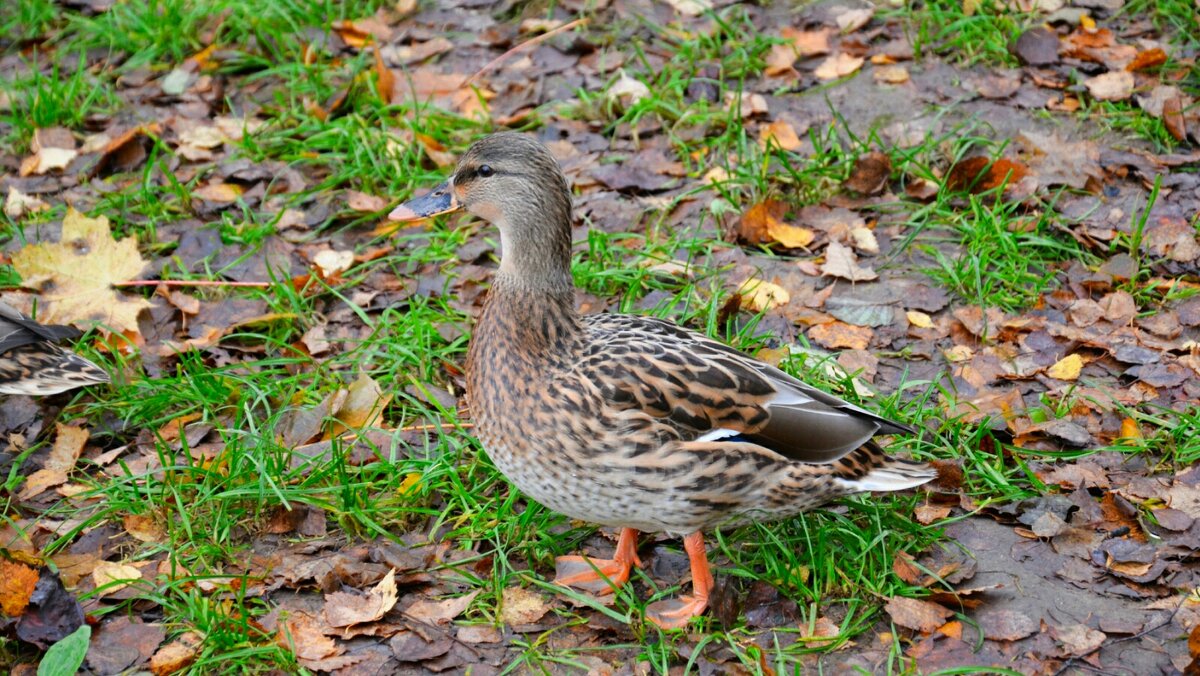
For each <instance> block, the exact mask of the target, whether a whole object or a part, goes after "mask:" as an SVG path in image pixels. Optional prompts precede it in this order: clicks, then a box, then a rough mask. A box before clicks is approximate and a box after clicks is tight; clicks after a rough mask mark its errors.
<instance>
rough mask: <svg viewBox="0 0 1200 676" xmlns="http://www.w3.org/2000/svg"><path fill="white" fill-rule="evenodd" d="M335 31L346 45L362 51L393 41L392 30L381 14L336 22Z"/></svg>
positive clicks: (334, 23)
mask: <svg viewBox="0 0 1200 676" xmlns="http://www.w3.org/2000/svg"><path fill="white" fill-rule="evenodd" d="M332 28H333V30H335V31H337V34H338V35H339V36H341V38H342V40H345V41H346V44H347V45H349V46H351V47H355V48H357V49H361V48H363V47H366V46H367V45H369V44H372V43H386V42H387V41H388V40H391V39H392V29H391V27H390V26H388V25H387V22H386V21H384V19H383V17H382V16H381V15H379V14H376V15H375V16H368V17H364V18H362V19H354V20H352V21H335V22H333V26H332Z"/></svg>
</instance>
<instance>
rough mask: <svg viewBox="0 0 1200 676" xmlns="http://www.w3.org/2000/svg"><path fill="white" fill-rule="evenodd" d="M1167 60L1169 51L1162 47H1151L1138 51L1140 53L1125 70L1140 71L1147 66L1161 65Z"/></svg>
mask: <svg viewBox="0 0 1200 676" xmlns="http://www.w3.org/2000/svg"><path fill="white" fill-rule="evenodd" d="M1166 62H1167V53H1166V52H1164V51H1163V50H1162V48H1160V47H1151V48H1150V49H1147V50H1144V51H1141V52H1138V55H1137V56H1135V57H1133V61H1130V62H1129V65H1128V66H1125V70H1128V71H1131V72H1132V71H1138V70H1145V69H1147V68H1154V67H1155V66H1161V65H1163V64H1164V63H1166Z"/></svg>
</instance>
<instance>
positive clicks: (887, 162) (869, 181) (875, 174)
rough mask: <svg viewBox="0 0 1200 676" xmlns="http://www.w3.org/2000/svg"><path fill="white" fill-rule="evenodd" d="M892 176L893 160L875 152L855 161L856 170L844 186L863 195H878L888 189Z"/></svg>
mask: <svg viewBox="0 0 1200 676" xmlns="http://www.w3.org/2000/svg"><path fill="white" fill-rule="evenodd" d="M891 176H892V159H891V158H890V157H888V156H887V155H886V154H885V153H881V152H879V151H878V150H873V151H871V152H869V153H866V154H863V155H859V156H858V158H857V159H855V160H854V169H853V170H852V171H851V172H850V177H849V178H847V179H846V181H845V182H844V183H842V185H843V186H845V187H846V188H848V189H850V190H853V191H854V192H857V193H861V194H863V195H878V194H879V193H881V192H883V189H884V188H886V187H887V184H888V180H889V179H890V178H891Z"/></svg>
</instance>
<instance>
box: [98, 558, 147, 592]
mask: <svg viewBox="0 0 1200 676" xmlns="http://www.w3.org/2000/svg"><path fill="white" fill-rule="evenodd" d="M141 579H142V571H140V570H138V569H137V568H135V567H133V566H130V565H128V564H124V563H113V562H112V561H101V562H99V563H97V564H96V567H95V568H93V569H92V581H93V582H95V583H96V595H97V596H108V595H109V594H114V593H116V592H118V591H120V590H122V589H124V588H126V587H128V586H129V585H131V584H134V583H135V582H137V581H139V580H141ZM106 585H107V586H106Z"/></svg>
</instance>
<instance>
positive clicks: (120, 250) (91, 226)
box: [12, 208, 150, 335]
mask: <svg viewBox="0 0 1200 676" xmlns="http://www.w3.org/2000/svg"><path fill="white" fill-rule="evenodd" d="M12 264H13V267H14V268H16V270H17V273H19V274H20V275H21V279H23V280H24V285H25V287H27V288H30V289H35V290H37V291H38V292H39V303H38V308H39V309H38V320H39V321H42V322H45V323H48V324H90V323H92V322H99V323H100V324H102V325H103V327H104V328H105V329H108V330H110V331H115V332H120V333H126V334H134V335H136V334H137V332H138V325H137V316H138V313H139V312H141V311H142V310H143V309H144V308H148V307H150V301H148V300H146V299H145V298H140V297H138V296H130V295H127V294H122V293H119V292H117V291H116V290H115V289H114V288H113V283H114V282H124V281H128V280H131V279H137V278H138V276H139V275H140V274H141V273H142V270H144V269H145V268H146V261H145V260H143V259H142V256H141V254H140V253H138V248H137V240H135V239H134V238H133V237H126V238H125V239H122V240H120V241H117V240H116V239H114V238H113V236H112V231H111V230H110V229H109V227H108V218H106V217H104V216H100V217H99V218H88V217H87V216H84V215H83V214H81V213H79V212H78V211H76V210H75V209H74V208H70V209H68V210H67V216H66V218H64V219H63V225H62V237H61V238H60V241H58V242H43V243H40V244H31V245H29V246H27V247H25V248H23V249H21V250H20V251H18V252H16V253H15V254H13V257H12Z"/></svg>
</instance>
